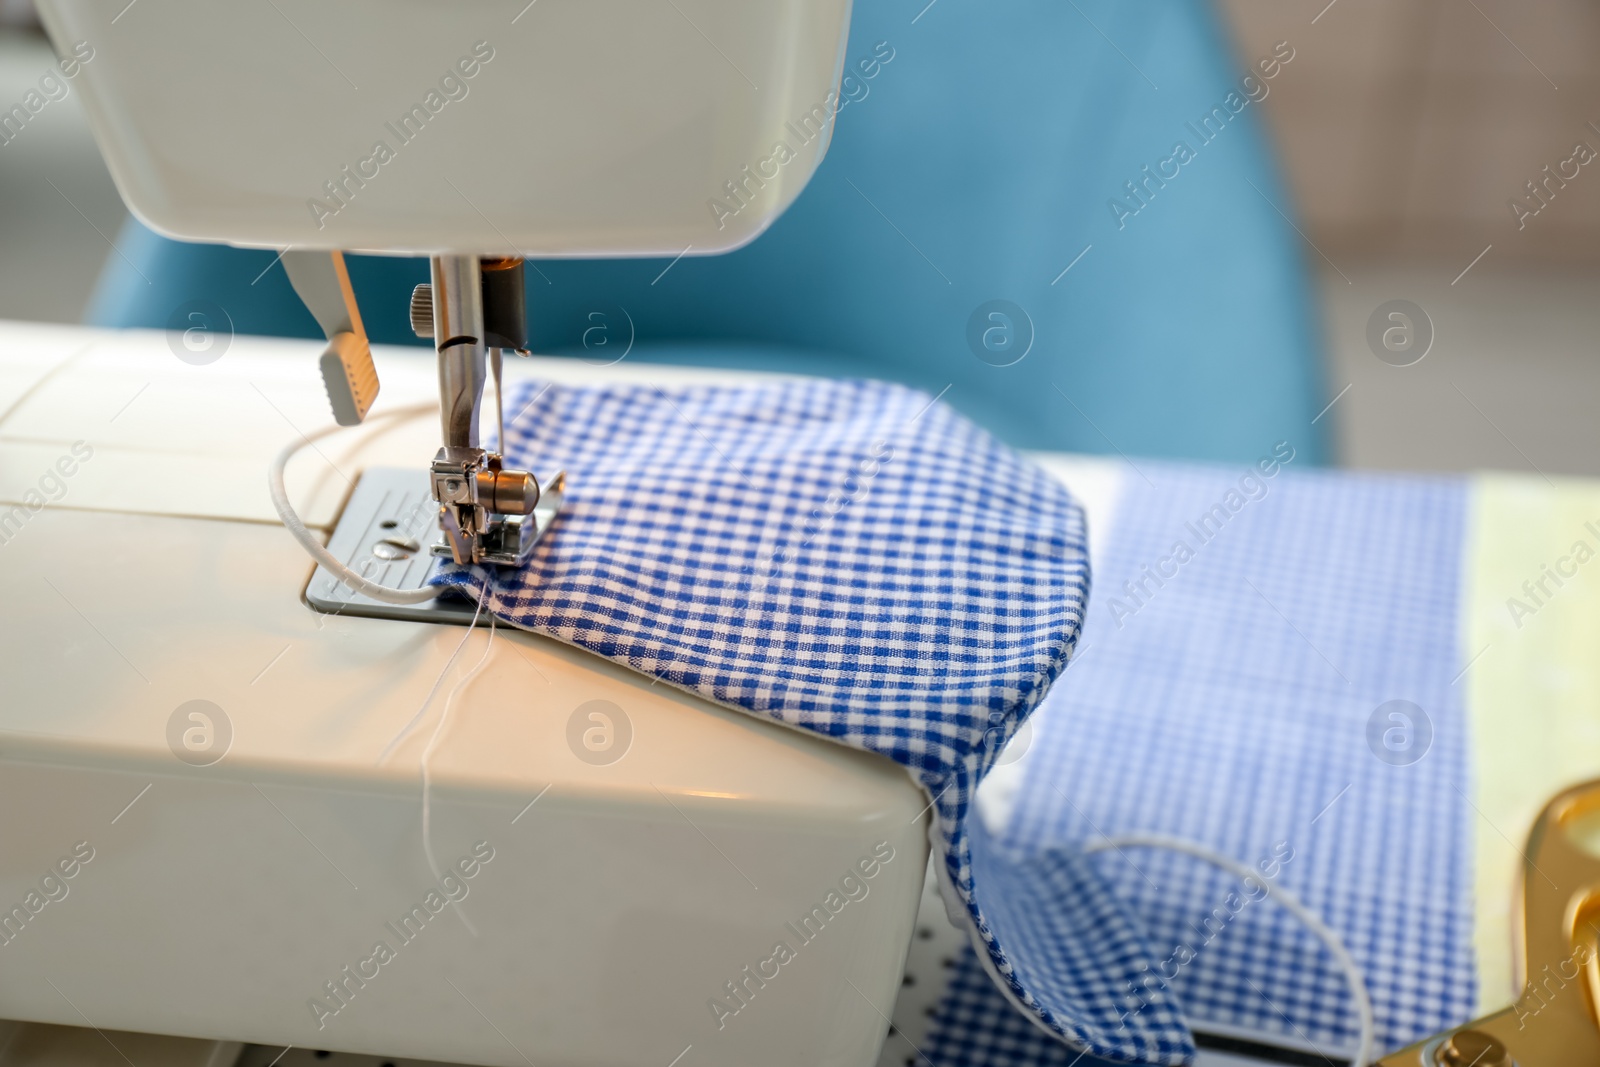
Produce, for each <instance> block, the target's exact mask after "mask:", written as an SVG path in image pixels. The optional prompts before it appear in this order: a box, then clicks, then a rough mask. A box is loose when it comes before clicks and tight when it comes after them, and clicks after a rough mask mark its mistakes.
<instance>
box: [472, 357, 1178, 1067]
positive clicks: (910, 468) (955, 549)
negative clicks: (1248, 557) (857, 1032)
mask: <svg viewBox="0 0 1600 1067" xmlns="http://www.w3.org/2000/svg"><path fill="white" fill-rule="evenodd" d="M508 408H509V410H511V411H514V412H518V414H517V415H516V416H515V417H514V418H513V419H512V420H511V422H510V424H509V425H508V426H507V431H506V433H507V442H506V443H507V448H506V451H507V453H508V455H509V456H510V458H511V459H512V460H513V461H515V462H518V463H520V464H523V465H529V466H531V467H532V468H533V469H535V470H552V469H554V468H556V467H557V466H560V467H564V468H565V469H566V470H567V471H568V472H569V477H570V483H569V484H570V488H569V491H568V495H567V499H566V505H565V509H564V510H563V512H562V515H561V517H560V518H559V519H558V520H557V522H556V524H555V526H553V527H552V529H551V532H550V533H549V534H548V535H547V536H546V538H545V539H544V540H543V541H542V542H541V543H540V544H539V546H538V548H537V549H536V551H535V554H534V556H533V558H532V560H531V561H530V562H529V564H528V565H527V566H526V567H524V568H519V569H517V570H502V571H500V572H499V573H498V574H496V575H495V577H494V580H493V581H492V582H491V584H490V590H489V601H488V603H489V607H490V609H491V610H493V611H494V612H495V613H497V614H498V615H500V616H501V617H503V618H505V619H507V620H508V621H511V622H512V623H514V624H516V625H518V626H522V627H525V628H528V629H532V630H536V631H538V632H541V633H545V634H548V635H550V636H552V637H555V638H558V639H560V640H563V641H567V642H570V643H571V644H574V645H577V646H579V647H581V648H585V649H588V650H589V651H591V652H594V653H597V654H599V655H601V656H605V657H607V658H608V659H612V660H615V661H616V662H619V663H623V664H626V665H627V666H629V667H632V668H634V669H635V670H639V671H642V672H644V673H647V674H651V675H654V676H656V677H658V678H660V679H662V680H664V681H666V682H669V683H672V684H675V685H678V686H681V687H683V688H685V689H688V690H691V691H693V692H696V693H699V694H700V695H702V696H704V697H707V698H709V699H711V700H714V701H717V702H720V703H723V704H727V705H730V706H733V707H737V708H741V709H744V710H746V711H750V712H753V713H756V714H760V715H765V716H770V717H771V718H774V719H777V720H779V721H781V722H785V723H788V724H790V725H793V726H798V727H803V728H805V729H808V730H813V731H815V732H817V733H820V734H822V735H824V736H826V737H830V738H832V739H834V740H836V741H840V742H843V743H845V744H848V745H852V746H855V747H857V748H861V749H866V750H868V751H872V752H877V753H881V754H883V755H886V756H889V757H890V758H892V759H894V760H896V761H898V762H899V763H901V764H903V765H904V766H905V767H907V768H908V769H909V770H910V771H911V773H912V774H913V775H914V776H915V778H916V779H917V780H918V781H919V782H920V783H921V784H922V785H923V786H924V788H925V789H926V790H927V791H928V793H929V795H930V797H932V798H933V801H932V807H933V810H934V812H935V813H936V815H937V825H936V827H935V829H934V835H935V844H936V845H937V846H939V847H940V848H942V854H943V866H944V873H945V874H946V875H947V876H948V884H949V885H950V886H951V887H953V891H954V892H955V894H956V895H957V896H958V897H959V901H960V904H961V906H963V907H964V908H965V910H966V913H967V914H968V915H969V916H970V918H971V921H972V925H973V927H974V929H975V930H976V931H977V934H978V936H979V939H980V940H981V942H982V945H983V949H984V952H985V955H986V957H987V961H988V963H989V965H990V966H991V967H992V969H993V972H994V973H995V974H996V975H998V976H999V977H1000V979H1001V981H1002V982H1003V983H1004V984H1005V987H1006V988H1007V989H1008V990H1009V992H1010V994H1011V995H1012V996H1013V997H1014V998H1015V999H1016V1001H1017V1002H1019V1003H1020V1004H1023V1005H1025V1006H1026V1010H1029V1011H1031V1012H1033V1013H1034V1015H1035V1016H1036V1018H1037V1019H1038V1020H1039V1021H1040V1022H1041V1023H1042V1024H1043V1025H1044V1026H1045V1027H1048V1028H1049V1029H1050V1030H1052V1031H1053V1032H1055V1033H1058V1034H1061V1035H1062V1036H1063V1037H1064V1038H1066V1039H1067V1040H1068V1041H1069V1042H1071V1043H1073V1044H1075V1045H1076V1046H1078V1047H1087V1048H1091V1049H1092V1050H1094V1051H1095V1052H1096V1053H1098V1054H1102V1055H1107V1056H1111V1057H1117V1058H1121V1059H1123V1060H1132V1061H1160V1062H1166V1063H1178V1062H1181V1061H1183V1060H1184V1059H1185V1058H1187V1056H1188V1055H1189V1054H1190V1052H1191V1046H1190V1042H1189V1038H1188V1033H1187V1030H1186V1028H1185V1027H1184V1025H1183V1021H1182V1019H1181V1017H1180V1016H1179V1015H1178V1014H1177V1013H1176V1011H1174V1010H1171V1008H1170V1003H1168V1002H1163V1003H1162V1004H1159V1005H1157V1006H1156V1007H1154V1008H1152V1009H1151V1010H1148V1011H1146V1012H1143V1013H1141V1014H1140V1015H1139V1016H1138V1017H1137V1018H1135V1019H1133V1020H1131V1021H1130V1022H1129V1024H1128V1025H1126V1026H1124V1025H1123V1024H1122V1007H1123V1005H1122V1001H1121V998H1120V997H1119V995H1118V992H1119V991H1120V990H1121V989H1122V988H1123V987H1124V986H1125V985H1126V983H1127V982H1128V981H1129V980H1131V979H1132V978H1133V977H1135V975H1136V974H1137V973H1138V970H1139V969H1140V968H1141V967H1143V966H1144V965H1145V963H1146V960H1145V958H1144V957H1143V956H1142V954H1141V953H1140V952H1139V950H1138V935H1137V931H1136V929H1135V927H1134V926H1133V925H1132V923H1131V921H1130V920H1129V919H1128V917H1127V915H1126V913H1125V912H1124V911H1122V910H1121V908H1120V907H1119V906H1118V905H1116V904H1115V903H1114V900H1113V898H1111V897H1109V895H1108V890H1107V887H1106V886H1105V885H1104V884H1103V883H1102V882H1101V881H1100V880H1099V879H1098V877H1096V876H1095V874H1094V872H1093V870H1092V869H1091V868H1090V867H1089V866H1088V865H1086V864H1084V863H1081V862H1079V863H1077V864H1067V865H1063V866H1061V867H1059V868H1057V867H1050V868H1034V867H1031V866H1027V865H1022V866H1018V865H1017V864H1014V863H1011V862H1009V860H1008V858H1007V857H1006V856H1004V855H1002V854H1001V853H999V852H997V851H996V850H994V849H992V848H985V847H984V846H985V844H986V842H985V841H984V839H982V838H981V837H980V838H978V840H977V846H978V847H976V848H975V847H974V839H973V837H971V836H969V830H970V829H971V828H972V826H973V825H975V824H976V822H977V820H976V819H974V820H971V822H970V823H969V820H968V814H969V812H970V811H971V810H972V800H973V794H974V791H975V790H976V788H977V785H978V782H979V780H980V778H981V777H982V776H983V774H984V772H985V771H986V770H987V769H988V768H989V766H991V765H992V763H993V761H994V759H995V757H996V755H997V754H998V752H999V749H1000V747H1001V746H1002V745H1003V743H1004V741H1005V740H1006V739H1008V738H1009V737H1010V736H1011V735H1012V734H1013V733H1014V732H1015V731H1016V729H1017V728H1018V727H1019V726H1020V725H1021V723H1022V721H1023V719H1024V718H1025V717H1026V716H1027V715H1028V713H1029V712H1030V711H1031V710H1032V709H1033V708H1034V706H1035V705H1036V704H1037V703H1038V701H1039V700H1040V698H1041V697H1042V696H1043V695H1044V692H1045V690H1046V689H1047V688H1048V687H1049V685H1050V684H1051V682H1052V681H1053V680H1054V679H1055V678H1056V676H1057V675H1058V674H1059V673H1060V672H1061V670H1062V669H1063V668H1064V667H1065V666H1066V664H1067V661H1068V658H1069V656H1070V655H1071V653H1072V649H1073V647H1074V645H1075V643H1076V641H1077V638H1078V631H1079V628H1080V626H1081V623H1082V619H1083V612H1084V605H1085V600H1086V597H1087V593H1088V583H1089V570H1088V561H1087V553H1086V550H1085V541H1084V524H1083V515H1082V512H1081V510H1080V509H1079V507H1078V505H1077V504H1076V503H1075V502H1074V501H1073V499H1072V498H1071V496H1069V495H1068V493H1067V492H1066V491H1065V490H1064V489H1063V488H1062V487H1061V486H1060V485H1059V484H1058V483H1057V482H1056V481H1054V480H1053V479H1052V478H1051V477H1050V476H1049V475H1048V474H1046V473H1045V472H1044V471H1042V470H1040V469H1038V468H1037V467H1035V466H1033V465H1032V464H1030V463H1028V462H1026V461H1025V460H1023V459H1022V458H1021V457H1019V456H1017V455H1016V454H1015V453H1014V452H1012V451H1011V450H1010V449H1008V448H1006V447H1005V446H1003V445H1001V444H1000V443H999V442H997V441H995V440H994V439H993V438H991V437H990V436H988V435H987V434H986V433H984V432H983V431H982V430H980V429H978V428H977V427H976V426H974V425H973V424H971V423H969V422H967V421H966V420H964V419H962V418H961V417H960V416H958V415H956V414H955V413H954V412H952V411H951V410H950V409H948V408H946V407H945V406H943V405H941V404H938V403H935V402H934V401H933V400H931V399H930V398H929V397H927V396H925V395H923V394H921V393H917V392H913V391H911V390H908V389H904V388H901V387H898V386H893V385H886V384H881V383H874V382H834V381H820V380H790V381H783V382H777V383H773V384H764V385H755V386H739V387H717V386H706V387H689V388H673V389H661V388H656V387H654V386H636V387H614V388H577V387H568V386H562V385H547V386H542V387H533V386H530V387H526V388H524V389H523V390H522V391H521V392H520V393H519V394H518V395H517V396H515V397H513V398H512V399H511V400H510V403H509V404H508ZM487 577H488V575H487V572H485V571H483V570H482V569H451V570H449V571H447V572H445V573H444V574H443V575H442V576H441V578H440V580H441V581H444V582H447V583H452V584H456V585H458V586H464V587H467V588H468V589H469V590H470V591H471V592H473V593H474V594H476V593H478V592H479V591H480V590H481V589H482V583H483V582H484V581H485V579H486V578H487ZM1041 893H1044V894H1048V895H1047V896H1045V897H1043V898H1041V897H1040V896H1039V895H1038V894H1041ZM1015 894H1026V895H1027V899H1019V898H1017V897H1016V896H1015ZM1045 915H1049V916H1050V920H1049V921H1048V922H1043V923H1041V922H1040V921H1039V920H1040V919H1041V918H1042V917H1043V916H1045Z"/></svg>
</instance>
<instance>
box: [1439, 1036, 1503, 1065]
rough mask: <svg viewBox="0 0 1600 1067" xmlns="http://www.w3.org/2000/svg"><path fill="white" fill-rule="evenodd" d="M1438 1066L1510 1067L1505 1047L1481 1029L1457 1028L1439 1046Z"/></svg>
mask: <svg viewBox="0 0 1600 1067" xmlns="http://www.w3.org/2000/svg"><path fill="white" fill-rule="evenodd" d="M1434 1060H1435V1061H1436V1062H1437V1063H1438V1064H1439V1067H1510V1063H1511V1057H1509V1056H1507V1055H1506V1047H1505V1046H1504V1045H1502V1044H1501V1043H1500V1042H1498V1041H1496V1040H1495V1039H1494V1038H1492V1037H1490V1036H1489V1035H1488V1034H1486V1033H1484V1032H1483V1031H1482V1030H1457V1031H1456V1032H1455V1033H1453V1034H1451V1035H1450V1036H1449V1037H1448V1038H1446V1039H1445V1041H1444V1044H1442V1045H1440V1046H1439V1051H1438V1053H1436V1054H1435V1056H1434Z"/></svg>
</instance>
